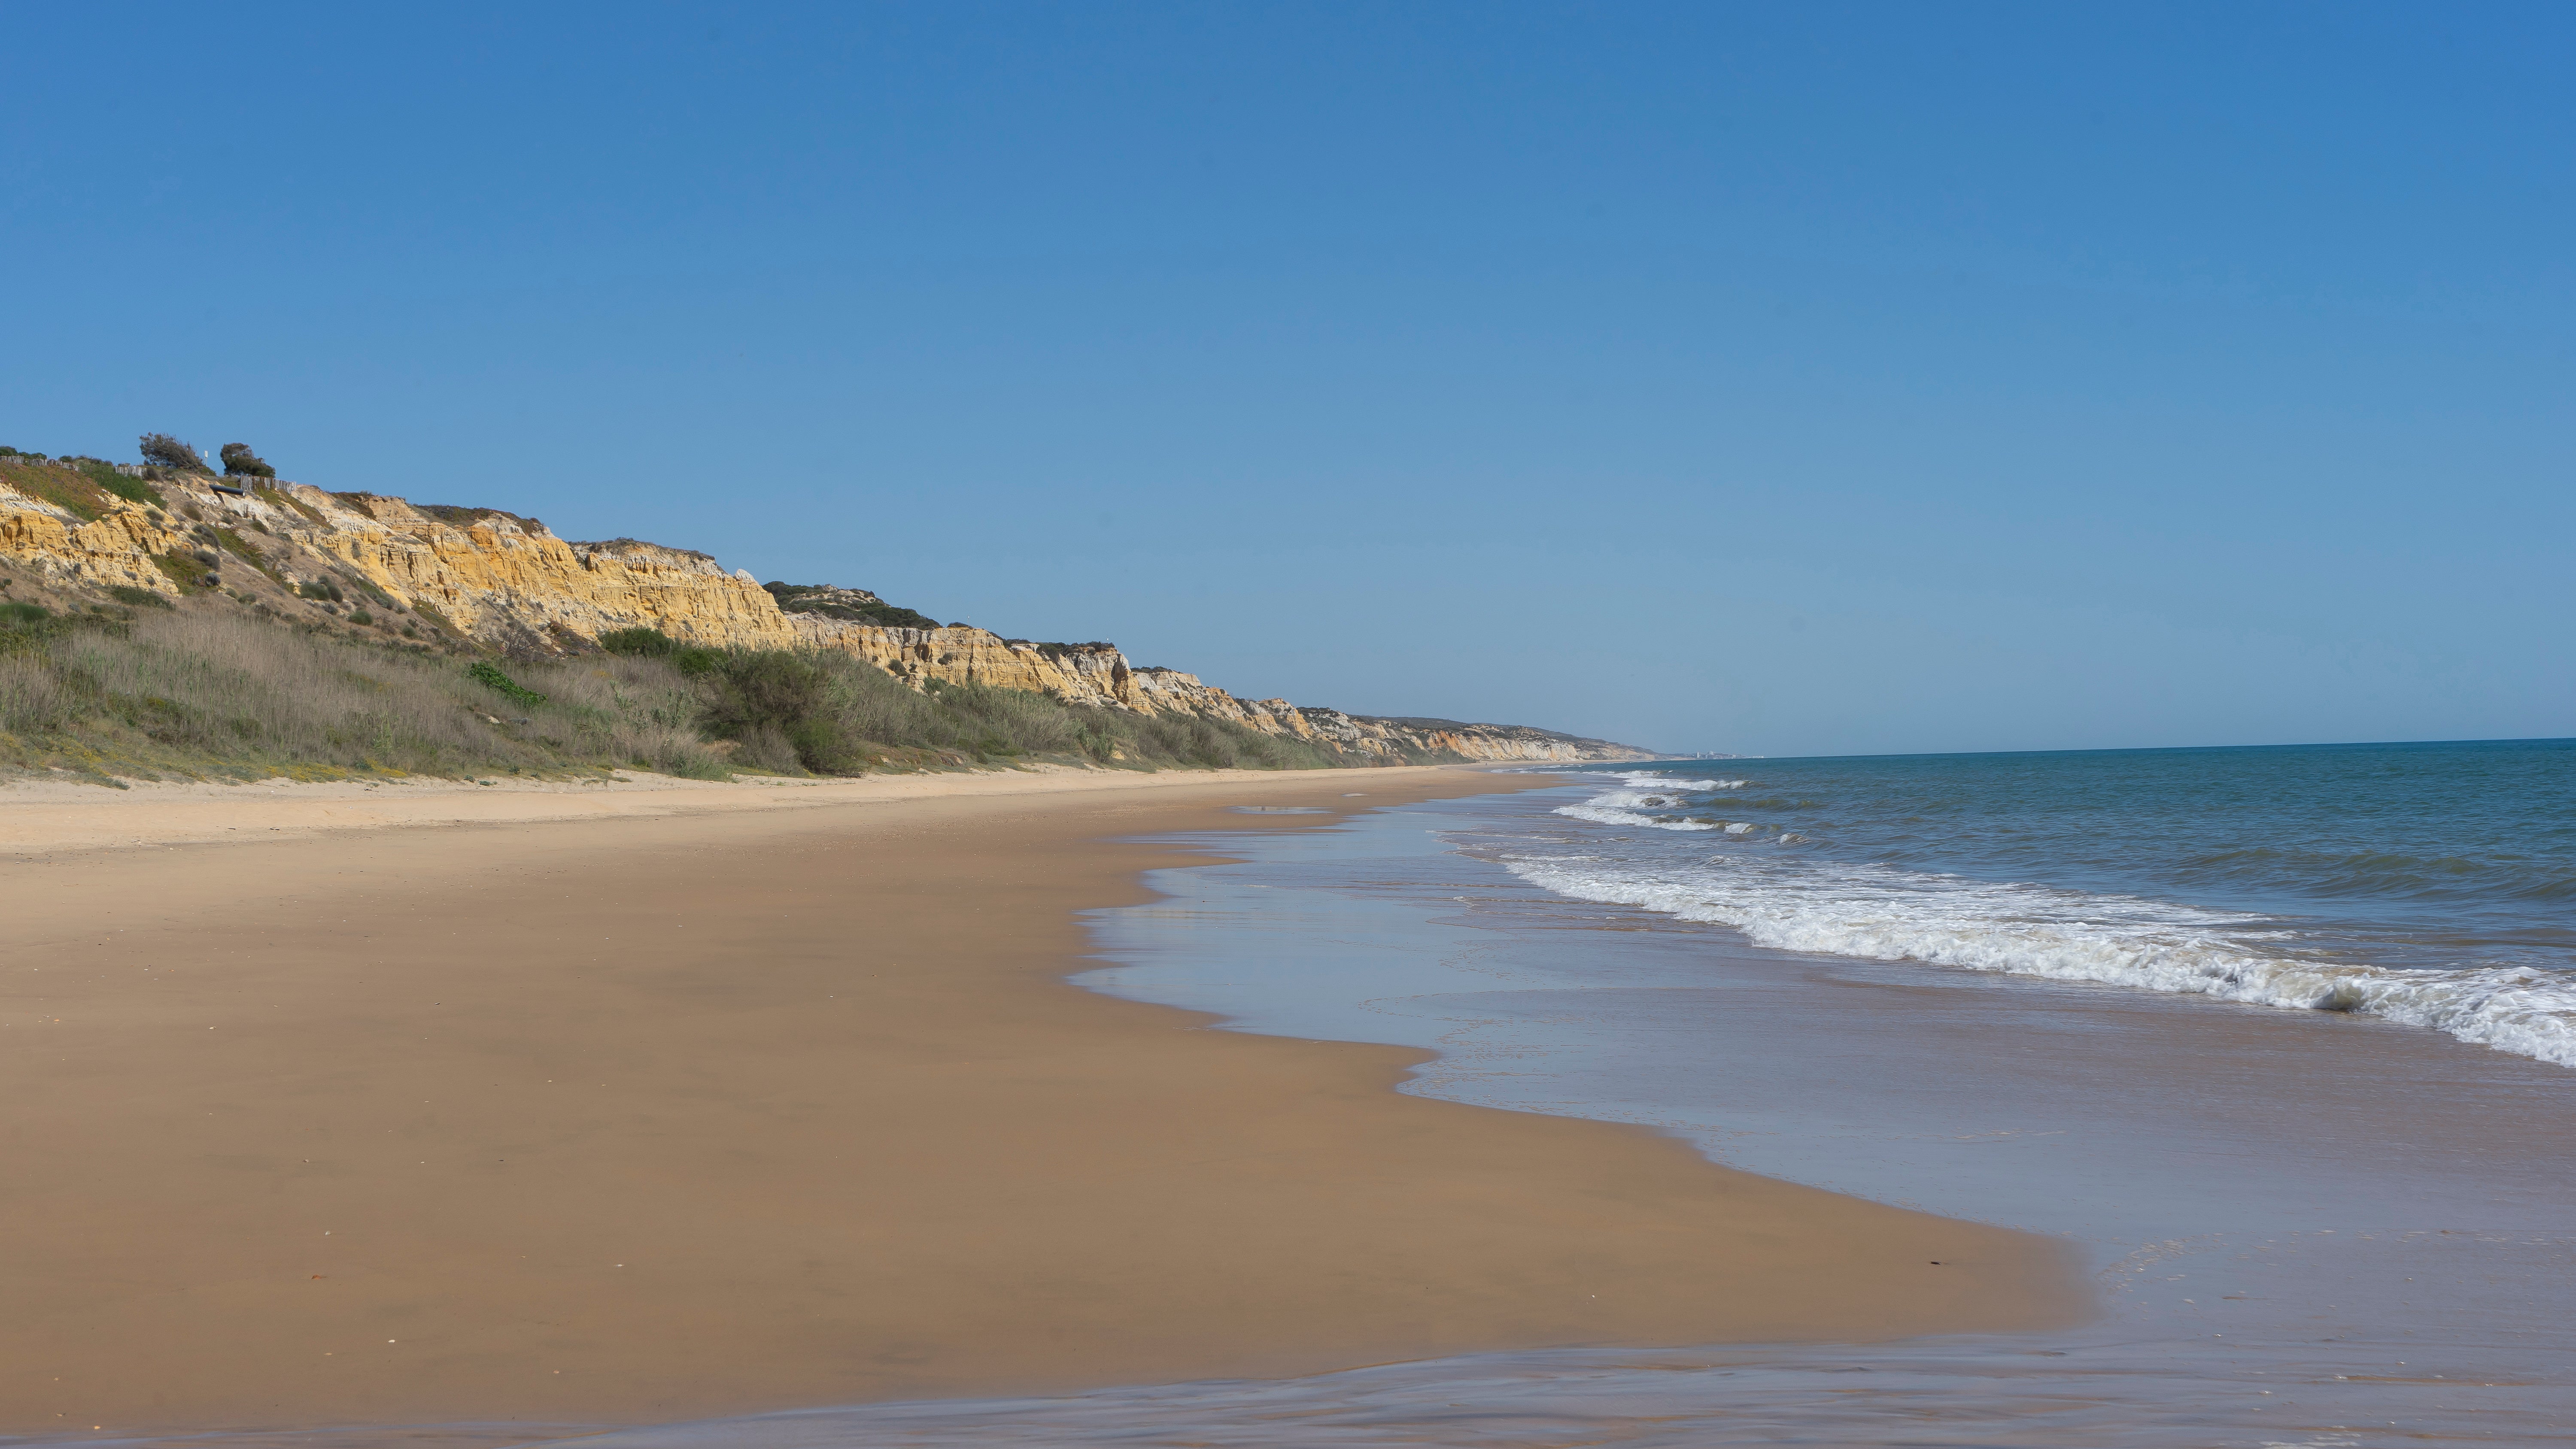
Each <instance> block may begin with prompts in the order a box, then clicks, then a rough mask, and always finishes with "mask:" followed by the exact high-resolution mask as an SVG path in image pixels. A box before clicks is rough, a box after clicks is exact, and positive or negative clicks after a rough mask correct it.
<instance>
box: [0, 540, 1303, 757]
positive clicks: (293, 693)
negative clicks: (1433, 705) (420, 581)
mask: <svg viewBox="0 0 2576 1449" xmlns="http://www.w3.org/2000/svg"><path fill="white" fill-rule="evenodd" d="M165 567H169V568H171V569H172V570H173V574H174V577H176V576H177V574H178V573H180V572H185V571H187V570H188V569H191V568H200V569H201V567H202V566H200V565H197V564H196V560H195V559H194V558H192V557H186V556H181V557H180V558H177V559H173V560H170V561H169V562H168V564H166V565H165ZM128 595H131V597H127V596H128ZM118 597H119V598H120V601H121V602H123V603H126V604H128V605H130V606H134V607H130V608H127V609H113V608H109V607H106V606H104V605H93V606H89V607H88V608H87V609H86V611H84V612H74V613H57V612H54V611H52V610H49V609H47V608H45V607H44V606H42V605H37V604H24V603H0V766H6V767H14V768H17V769H20V770H30V769H42V768H46V767H55V768H63V769H68V770H71V771H74V772H75V773H77V774H80V775H82V776H84V777H86V778H90V779H93V780H98V781H101V782H103V783H105V782H111V781H112V777H116V776H126V777H138V778H147V779H150V778H160V777H163V776H169V775H176V776H186V777H205V776H229V777H235V778H244V779H251V778H261V777H265V776H272V775H287V776H292V777H298V778H325V777H334V776H341V775H349V774H368V773H376V774H420V775H437V776H450V777H468V776H476V775H488V774H494V773H519V774H538V775H564V774H573V773H580V772H596V771H600V770H605V769H616V768H636V769H649V770H655V771H659V772H662V773H666V774H675V775H682V776H688V777H693V778H699V779H714V778H722V777H723V776H725V775H727V774H728V773H730V772H732V771H736V770H755V771H762V772H769V773H776V774H789V775H806V774H856V773H860V772H862V771H870V770H882V769H888V768H893V769H921V768H954V767H959V766H968V765H993V764H1010V763H1025V762H1031V761H1038V760H1055V761H1060V762H1065V763H1089V764H1097V765H1108V766H1117V767H1123V768H1134V769H1152V768H1157V767H1170V766H1201V767H1223V766H1239V767H1246V768H1256V769H1294V768H1304V767H1312V766H1318V765H1330V764H1337V763H1340V761H1339V760H1338V759H1336V758H1335V757H1333V756H1332V755H1331V754H1330V753H1329V752H1328V751H1326V750H1324V749H1322V748H1320V747H1317V746H1314V745H1309V744H1306V743H1304V742H1302V741H1297V740H1285V739H1279V738H1275V737H1272V736H1269V735H1263V734H1259V733H1256V732H1254V731H1251V730H1247V729H1244V728H1242V727H1240V726H1235V725H1230V724H1224V723H1219V722H1215V721H1207V720H1198V719H1165V718H1155V717H1149V716H1140V715H1131V714H1125V713H1121V712H1117V711H1111V710H1104V709H1094V708H1089V707H1085V706H1080V705H1069V704H1066V703H1063V702H1062V701H1059V700H1056V699H1052V698H1049V697H1047V696H1044V695H1037V694H1029V693H1026V692H1023V691H1019V690H1009V689H994V688H989V687H985V686H979V685H958V684H947V683H934V684H932V685H931V687H930V688H929V689H928V690H927V691H926V692H918V691H915V690H913V689H910V688H908V687H906V686H905V685H904V684H903V683H902V682H901V681H899V680H897V679H895V678H894V677H893V676H891V675H889V674H887V673H885V672H884V671H883V670H880V669H878V668H876V667H875V666H873V665H871V664H868V663H867V662H865V661H864V660H860V659H857V658H854V657H852V656H850V655H847V654H842V653H839V652H837V651H831V650H816V651H786V650H730V649H707V648H702V647H698V646H693V645H688V644H683V643H681V642H679V641H677V640H673V639H670V638H668V637H666V636H664V635H662V634H660V633H658V632H656V631H654V630H650V629H630V630H623V631H619V632H617V633H613V634H611V635H609V636H607V637H606V638H604V639H602V640H601V641H600V642H601V643H602V644H603V645H605V646H607V650H608V652H607V653H606V654H605V655H598V654H593V655H587V656H577V657H570V658H563V659H551V660H537V661H519V660H513V661H511V662H509V663H508V665H507V667H506V668H505V667H504V666H503V665H502V664H501V663H500V662H499V661H495V660H491V659H482V658H475V659H467V658H464V657H460V656H459V655H457V654H455V653H449V652H441V651H438V650H434V649H430V648H427V647H423V646H420V645H413V644H403V643H399V642H395V641H390V640H387V641H381V642H379V641H371V640H361V639H357V638H355V637H352V636H349V635H346V634H342V633H339V632H337V631H335V630H331V629H327V628H322V627H310V628H297V627H292V626H287V625H282V624H279V623H275V622H270V621H267V620H262V619H258V618H252V617H236V616H228V615H224V614H217V613H207V612H197V611H188V610H176V611H174V610H172V609H171V608H170V607H169V604H168V601H167V600H165V599H163V598H161V597H160V596H158V595H154V594H151V593H149V592H148V591H145V590H140V589H128V590H124V591H122V592H121V593H120V594H119V595H118Z"/></svg>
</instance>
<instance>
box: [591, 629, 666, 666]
mask: <svg viewBox="0 0 2576 1449" xmlns="http://www.w3.org/2000/svg"><path fill="white" fill-rule="evenodd" d="M599 647H600V648H602V649H605V650H607V651H608V652H609V653H611V654H625V655H631V656H633V657H635V658H639V659H668V658H670V657H671V655H672V654H673V653H674V652H675V651H677V650H678V649H679V647H680V641H679V640H677V639H674V638H672V637H671V636H670V635H668V634H665V633H663V632H662V631H661V630H659V629H655V628H652V627H650V626H645V625H639V626H637V627H635V628H632V629H611V630H609V631H608V632H607V633H605V634H602V635H600V636H599Z"/></svg>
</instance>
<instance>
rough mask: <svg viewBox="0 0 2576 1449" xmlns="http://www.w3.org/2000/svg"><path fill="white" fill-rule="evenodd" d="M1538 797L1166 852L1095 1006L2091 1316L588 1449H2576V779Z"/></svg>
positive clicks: (2166, 768)
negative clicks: (2062, 1283)
mask: <svg viewBox="0 0 2576 1449" xmlns="http://www.w3.org/2000/svg"><path fill="white" fill-rule="evenodd" d="M1517 783H1524V784H1526V786H1527V787H1528V788H1525V789H1521V790H1516V791H1511V792H1508V793H1501V794H1493V795H1484V796H1477V797H1471V798H1466V799H1460V800H1451V801H1440V802H1432V803H1427V804H1408V805H1396V806H1392V807H1389V808H1383V809H1368V808H1362V809H1360V810H1359V811H1358V812H1357V813H1353V814H1349V815H1344V816H1339V817H1335V818H1328V819H1319V820H1318V821H1317V826H1316V828H1314V829H1311V830H1302V831H1298V830H1291V831H1281V830H1277V829H1246V830H1242V831H1219V832H1208V833H1198V834H1192V835H1187V836H1180V837H1173V838H1170V839H1169V840H1168V841H1166V842H1165V843H1168V844H1170V845H1173V846H1175V847H1178V848H1180V849H1183V850H1186V851H1194V852H1197V853H1199V854H1200V855H1202V856H1203V857H1204V858H1205V859H1206V860H1208V861H1209V862H1211V863H1208V864H1202V865H1198V866H1193V867H1184V868H1174V869H1169V870H1164V871H1160V872H1157V873H1155V875H1154V876H1153V877H1152V884H1153V885H1154V886H1155V887H1156V888H1157V891H1158V893H1159V895H1158V898H1157V899H1155V900H1152V901H1150V902H1147V903H1145V904H1141V905H1135V906H1128V907H1121V908H1116V909H1110V910H1103V911H1099V912H1095V913H1093V915H1092V916H1091V918H1090V924H1091V929H1092V932H1093V937H1094V941H1095V945H1096V948H1097V955H1098V966H1097V968H1096V969H1094V970H1092V971H1090V972H1089V973H1087V974H1086V975H1084V976H1082V977H1080V978H1078V979H1079V980H1081V981H1082V982H1083V984H1085V985H1087V986H1089V987H1091V988H1092V989H1095V990H1098V991H1102V992H1107V993H1110V994H1114V995H1118V996H1122V997H1127V998H1131V999H1135V1000H1140V1001H1152V1002H1159V1003H1164V1004H1169V1005H1175V1006H1183V1007H1188V1008H1192V1009H1195V1010H1199V1011H1203V1012H1209V1013H1213V1014H1214V1015H1215V1016H1216V1017H1217V1018H1219V1019H1220V1025H1221V1028H1222V1029H1226V1030H1236V1031H1245V1032H1256V1033H1268V1034H1276V1035H1288V1036H1296V1037H1302V1038H1307V1039H1317V1040H1321V1039H1335V1040H1349V1041H1371V1042H1386V1043H1395V1044H1401V1045H1410V1046H1416V1047H1420V1048H1423V1049H1425V1050H1427V1051H1429V1052H1432V1053H1436V1055H1435V1056H1433V1057H1431V1059H1429V1060H1428V1061H1427V1062H1426V1063H1425V1064H1424V1065H1423V1066H1422V1067H1420V1068H1419V1069H1418V1070H1417V1071H1416V1072H1415V1074H1414V1076H1413V1077H1412V1079H1411V1080H1410V1081H1408V1082H1407V1083H1406V1084H1405V1085H1404V1087H1403V1088H1402V1090H1405V1091H1407V1092H1411V1093H1416V1094H1419V1095H1424V1096H1430V1097H1438V1098H1445V1099H1450V1100H1455V1101H1461V1102H1471V1103H1477V1104H1482V1105H1486V1106H1492V1107H1498V1108H1505V1109H1510V1110H1517V1111H1529V1112H1541V1113H1551V1114H1557V1115H1564V1116H1573V1117H1587V1118H1595V1119H1600V1120H1606V1121H1618V1122H1630V1123H1643V1124H1647V1125H1650V1126H1652V1127H1654V1128H1656V1129H1659V1130H1661V1131H1664V1132H1668V1133H1671V1134H1673V1135H1675V1136H1677V1137H1679V1138H1681V1139H1683V1140H1686V1141H1688V1142H1689V1143H1691V1144H1692V1145H1693V1146H1694V1147H1696V1148H1697V1149H1698V1150H1699V1151H1700V1152H1702V1153H1704V1154H1705V1155H1706V1156H1708V1157H1709V1158H1710V1159H1712V1160H1713V1161H1716V1162H1720V1163H1723V1164H1726V1165H1728V1166H1730V1167H1735V1168H1740V1169H1743V1170H1747V1171H1752V1172H1757V1173H1763V1174H1767V1175H1770V1176H1773V1177H1778V1178H1782V1179H1787V1180H1790V1181H1795V1182H1800V1183H1806V1184H1810V1185H1813V1186H1817V1187H1822V1188H1827V1189H1831V1190H1835V1191H1839V1192H1844V1193H1851V1194H1856V1195H1859V1196H1862V1197H1867V1198H1871V1199H1875V1200H1878V1201H1882V1202H1887V1203H1892V1204H1897V1205H1900V1206H1905V1207H1910V1208H1917V1209H1922V1210H1926V1211H1931V1212H1937V1213H1944V1214H1949V1215H1953V1216H1957V1217H1961V1218H1969V1219H1975V1220H1978V1221H1982V1222H1988V1223H1994V1224H1999V1225H2003V1226H2009V1227H2014V1228H2020V1229H2023V1230H2026V1231H2029V1232H2032V1233H2036V1234H2043V1235H2047V1236H2050V1237H2053V1238H2056V1239H2059V1240H2061V1241H2063V1242H2065V1243H2067V1244H2070V1245H2072V1247H2073V1248H2074V1250H2075V1252H2076V1254H2077V1256H2078V1257H2079V1258H2080V1260H2081V1262H2082V1263H2083V1264H2084V1266H2085V1270H2086V1272H2087V1273H2088V1275H2089V1290H2090V1292H2091V1294H2092V1297H2093V1311H2092V1314H2091V1316H2090V1318H2089V1319H2088V1320H2087V1321H2086V1322H2084V1323H2082V1324H2081V1325H2079V1326H2076V1327H2073V1328H2067V1329H2058V1330H2050V1331H2046V1332H2033V1333H2026V1334H1980V1335H1959V1336H1936V1337H1930V1338H1920V1339H1911V1340H1904V1341H1898V1342H1892V1343H1891V1342H1878V1343H1840V1344H1837V1343H1797V1344H1723V1345H1673V1346H1671V1347H1668V1348H1662V1349H1655V1350H1633V1349H1597V1348H1596V1349H1565V1350H1555V1351H1545V1352H1517V1353H1501V1354H1485V1355H1471V1356H1465V1357H1459V1358H1449V1359H1439V1360H1432V1361H1426V1362H1415V1363H1400V1364H1387V1365H1377V1366H1370V1367H1359V1368H1353V1369H1351V1370H1348V1371H1345V1372H1340V1373H1333V1374H1323V1375H1317V1376H1313V1377H1309V1378H1300V1379H1287V1380H1260V1381H1249V1380H1247V1381H1215V1382H1201V1383H1183V1384H1157V1385H1133V1386H1126V1387H1112V1388H1103V1389H1098V1390H1094V1391H1090V1392H1085V1393H1076V1394H1066V1395H1053V1396H1047V1397H1039V1398H1026V1399H1001V1400H996V1399H982V1400H945V1401H936V1402H920V1403H903V1404H874V1405H866V1406H859V1407H853V1408H843V1409H827V1410H813V1411H802V1412H797V1413H790V1414H773V1415H763V1416H756V1417H751V1418H742V1419H731V1420H723V1421H713V1422H705V1423H697V1424H685V1425H665V1426H659V1427H655V1428H645V1429H626V1430H617V1431H611V1432H606V1433H601V1434H597V1435H594V1436H591V1437H589V1438H587V1439H585V1441H584V1442H586V1443H588V1444H592V1445H598V1446H602V1449H609V1446H615V1449H646V1446H652V1449H677V1446H697V1445H721V1446H745V1449H826V1446H843V1445H909V1446H939V1449H949V1446H957V1449H963V1446H985V1445H1010V1446H1041V1445H1045V1446H1056V1445H1156V1446H1161V1445H1169V1446H1182V1445H1188V1446H1229V1449H1231V1446H1246V1449H1250V1446H1272V1445H1300V1446H1304V1445H1313V1446H1348V1449H1381V1446H1384V1449H1394V1446H1399V1445H1401V1446H1417V1445H1462V1446H1493V1449H1504V1446H1509V1449H1535V1446H1566V1449H1571V1446H1577V1445H1584V1446H1591V1445H1635V1446H1674V1449H1682V1446H1708V1445H1889V1446H1893V1445H1939V1446H1977V1445H1993V1446H2077V1445H2081V1446H2094V1449H2130V1446H2138V1449H2146V1446H2155V1449H2166V1446H2231V1449H2234V1446H2241V1449H2289V1446H2299V1449H2379V1446H2392V1449H2393V1446H2399V1445H2406V1446H2420V1445H2423V1444H2427V1443H2442V1444H2497V1445H2544V1444H2545V1445H2565V1444H2568V1443H2570V1442H2576V741H2571V740H2537V741H2480V742H2471V743H2443V744H2378V745H2333V746H2298V747H2277V748H2256V749H2185V750H2126V751H2091V752H2073V753H2030V754H1977V755H1920V756H1882V757H1867V758H1832V759H1717V760H1689V761H1669V762H1663V763H1658V764H1653V765H1624V766H1596V767H1581V768H1564V769H1551V770H1549V771H1547V772H1544V773H1532V774H1530V775H1528V776H1527V778H1526V779H1525V781H1521V782H1517ZM1364 791H1365V781H1364V780H1363V781H1362V782H1360V784H1359V786H1358V787H1357V788H1355V790H1354V798H1352V799H1351V800H1350V801H1349V802H1347V803H1349V804H1352V805H1355V806H1361V807H1365V806H1366V804H1367V796H1366V794H1365V793H1364ZM1263 813H1265V814H1267V813H1276V812H1263ZM1533 1170H1543V1165H1541V1164H1533ZM455 1427H457V1428H459V1429H461V1428H462V1426H455ZM371 1442H372V1441H371ZM424 1442H427V1441H424ZM442 1442H444V1441H442ZM458 1442H462V1441H458ZM479 1442H483V1443H495V1442H500V1440H499V1439H497V1438H495V1439H485V1440H481V1441H479Z"/></svg>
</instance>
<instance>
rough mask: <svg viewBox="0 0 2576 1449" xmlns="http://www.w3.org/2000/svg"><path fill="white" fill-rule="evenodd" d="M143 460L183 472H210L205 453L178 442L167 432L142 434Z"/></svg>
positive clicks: (211, 470)
mask: <svg viewBox="0 0 2576 1449" xmlns="http://www.w3.org/2000/svg"><path fill="white" fill-rule="evenodd" d="M143 461H144V462H146V463H150V464H153V465H154V466H156V467H161V468H176V469H178V470H180V471H181V472H183V473H211V472H213V471H214V470H213V469H212V468H209V467H207V466H206V455H205V454H203V453H200V452H198V451H197V450H196V449H195V448H194V447H191V446H190V445H188V444H186V443H183V442H180V441H179V440H178V439H177V438H174V437H171V436H170V435H169V434H168V433H145V434H144V435H143Z"/></svg>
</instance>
